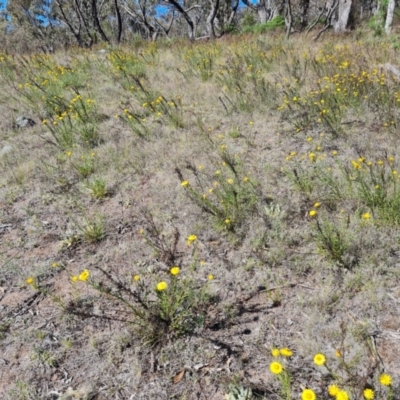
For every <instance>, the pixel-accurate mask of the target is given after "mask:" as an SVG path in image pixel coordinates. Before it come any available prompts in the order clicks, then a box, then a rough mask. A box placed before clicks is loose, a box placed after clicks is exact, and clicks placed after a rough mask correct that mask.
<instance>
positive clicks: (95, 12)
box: [92, 0, 110, 42]
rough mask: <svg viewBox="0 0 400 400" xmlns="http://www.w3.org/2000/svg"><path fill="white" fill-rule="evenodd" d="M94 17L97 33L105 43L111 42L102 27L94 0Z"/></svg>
mask: <svg viewBox="0 0 400 400" xmlns="http://www.w3.org/2000/svg"><path fill="white" fill-rule="evenodd" d="M92 17H93V25H94V27H95V29H96V31H97V32H99V33H100V36H101V38H102V39H103V40H104V41H105V42H110V41H109V40H108V38H107V36H106V34H105V33H104V31H103V28H102V27H101V24H100V20H99V16H98V14H97V4H96V0H92Z"/></svg>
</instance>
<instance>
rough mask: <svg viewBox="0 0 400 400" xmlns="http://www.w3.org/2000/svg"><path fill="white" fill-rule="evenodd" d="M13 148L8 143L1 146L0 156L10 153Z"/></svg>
mask: <svg viewBox="0 0 400 400" xmlns="http://www.w3.org/2000/svg"><path fill="white" fill-rule="evenodd" d="M12 150H13V148H12V146H10V145H9V144H6V145H5V146H3V148H2V149H1V150H0V157H2V156H5V155H6V154H8V153H11V152H12Z"/></svg>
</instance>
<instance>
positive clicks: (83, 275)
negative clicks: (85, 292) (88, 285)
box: [78, 269, 90, 282]
mask: <svg viewBox="0 0 400 400" xmlns="http://www.w3.org/2000/svg"><path fill="white" fill-rule="evenodd" d="M89 276H90V272H89V270H88V269H84V270H83V271H82V272H81V273H80V274H79V276H78V278H79V280H80V281H82V282H86V281H87V280H88V278H89Z"/></svg>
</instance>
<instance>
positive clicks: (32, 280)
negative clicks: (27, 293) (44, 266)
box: [25, 277, 35, 285]
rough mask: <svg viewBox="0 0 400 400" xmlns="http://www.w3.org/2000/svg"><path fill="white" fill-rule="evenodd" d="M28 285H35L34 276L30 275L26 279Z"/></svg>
mask: <svg viewBox="0 0 400 400" xmlns="http://www.w3.org/2000/svg"><path fill="white" fill-rule="evenodd" d="M25 282H26V283H27V284H28V285H33V283H34V282H35V279H34V278H32V277H29V278H28V279H27V280H26V281H25Z"/></svg>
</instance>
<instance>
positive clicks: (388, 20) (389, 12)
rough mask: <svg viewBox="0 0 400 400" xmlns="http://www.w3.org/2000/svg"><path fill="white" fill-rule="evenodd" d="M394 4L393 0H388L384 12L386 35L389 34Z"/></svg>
mask: <svg viewBox="0 0 400 400" xmlns="http://www.w3.org/2000/svg"><path fill="white" fill-rule="evenodd" d="M395 6H396V1H395V0H389V3H388V8H387V14H386V23H385V32H386V34H387V35H389V34H390V32H391V30H392V24H393V15H394V8H395Z"/></svg>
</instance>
